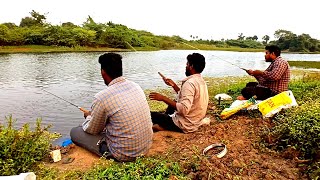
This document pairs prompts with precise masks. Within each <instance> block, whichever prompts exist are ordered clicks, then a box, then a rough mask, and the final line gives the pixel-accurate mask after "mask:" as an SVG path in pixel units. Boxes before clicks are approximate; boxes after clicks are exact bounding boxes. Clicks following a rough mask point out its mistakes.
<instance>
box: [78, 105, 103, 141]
mask: <svg viewBox="0 0 320 180" xmlns="http://www.w3.org/2000/svg"><path fill="white" fill-rule="evenodd" d="M91 109H92V111H91V115H89V116H87V118H86V121H85V122H84V123H83V124H82V128H83V130H84V131H85V132H87V133H89V134H94V135H95V134H99V133H101V132H102V131H103V129H104V127H105V124H106V119H105V117H106V115H105V111H104V107H103V103H102V102H101V101H100V100H99V99H95V100H94V101H93V103H92V107H91Z"/></svg>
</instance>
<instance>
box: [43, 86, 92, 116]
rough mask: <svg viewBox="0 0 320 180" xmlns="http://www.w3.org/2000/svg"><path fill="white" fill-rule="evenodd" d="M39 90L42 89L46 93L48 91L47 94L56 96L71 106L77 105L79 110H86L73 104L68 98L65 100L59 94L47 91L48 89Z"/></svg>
mask: <svg viewBox="0 0 320 180" xmlns="http://www.w3.org/2000/svg"><path fill="white" fill-rule="evenodd" d="M41 90H42V91H44V92H46V93H48V94H51V95H52V96H54V97H57V98H59V99H61V100H63V101H65V102H67V103H69V104H71V105H72V106H75V107H77V108H78V109H80V111H82V112H86V111H87V110H85V109H83V108H82V107H80V106H77V105H75V104H73V103H72V102H70V101H68V100H65V99H63V98H62V97H59V96H57V95H55V94H53V93H51V92H49V91H46V90H44V89H41Z"/></svg>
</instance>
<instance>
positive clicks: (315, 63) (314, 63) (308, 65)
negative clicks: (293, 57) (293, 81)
mask: <svg viewBox="0 0 320 180" xmlns="http://www.w3.org/2000/svg"><path fill="white" fill-rule="evenodd" d="M288 63H289V64H290V66H291V67H302V68H315V69H320V62H318V61H288Z"/></svg>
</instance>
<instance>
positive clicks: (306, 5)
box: [0, 0, 320, 40]
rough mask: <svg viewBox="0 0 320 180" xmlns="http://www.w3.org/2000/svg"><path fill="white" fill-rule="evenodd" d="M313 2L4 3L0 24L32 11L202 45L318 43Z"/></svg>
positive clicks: (319, 25)
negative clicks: (302, 38) (279, 39)
mask: <svg viewBox="0 0 320 180" xmlns="http://www.w3.org/2000/svg"><path fill="white" fill-rule="evenodd" d="M319 7H320V6H319V5H318V4H316V0H304V1H301V0H299V1H298V0H297V1H292V0H290V1H289V0H266V1H258V0H241V1H240V0H218V1H215V0H197V1H191V0H161V1H160V0H109V1H107V0H6V1H3V2H1V5H0V23H4V22H14V23H16V24H17V25H19V23H20V21H21V18H23V17H26V16H30V14H29V12H31V10H35V11H37V12H39V13H41V14H44V13H47V22H49V23H51V24H61V23H63V22H73V23H74V24H77V25H81V24H82V23H83V22H84V21H85V20H86V18H87V17H88V15H90V16H91V17H92V18H93V19H94V20H95V21H96V22H100V23H106V22H108V21H112V22H114V23H118V24H123V25H126V26H128V27H129V28H133V29H138V30H146V31H149V32H151V33H153V34H156V35H169V36H171V35H179V36H181V37H183V38H189V36H190V35H193V36H198V37H199V38H204V39H215V40H220V39H222V38H224V39H233V38H237V36H238V35H239V33H243V34H244V36H253V35H257V36H258V37H259V40H261V37H262V36H264V35H269V36H270V37H271V38H273V34H274V32H275V31H276V30H278V29H284V30H289V31H292V32H293V33H295V34H297V35H300V34H302V33H306V34H309V35H310V36H311V37H313V38H316V39H319V40H320V23H319V17H320V13H319V11H320V9H319Z"/></svg>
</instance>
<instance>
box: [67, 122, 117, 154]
mask: <svg viewBox="0 0 320 180" xmlns="http://www.w3.org/2000/svg"><path fill="white" fill-rule="evenodd" d="M70 136H71V140H72V142H73V143H74V144H76V145H78V146H80V147H82V148H84V149H86V150H88V151H90V152H92V153H94V154H96V155H98V156H104V157H105V158H112V154H111V153H110V152H109V150H108V147H107V144H106V142H104V143H102V144H100V145H97V143H98V142H99V141H104V140H105V138H104V137H105V134H99V135H92V134H88V133H86V132H84V131H83V129H82V127H81V126H78V127H74V128H72V129H71V131H70Z"/></svg>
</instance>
